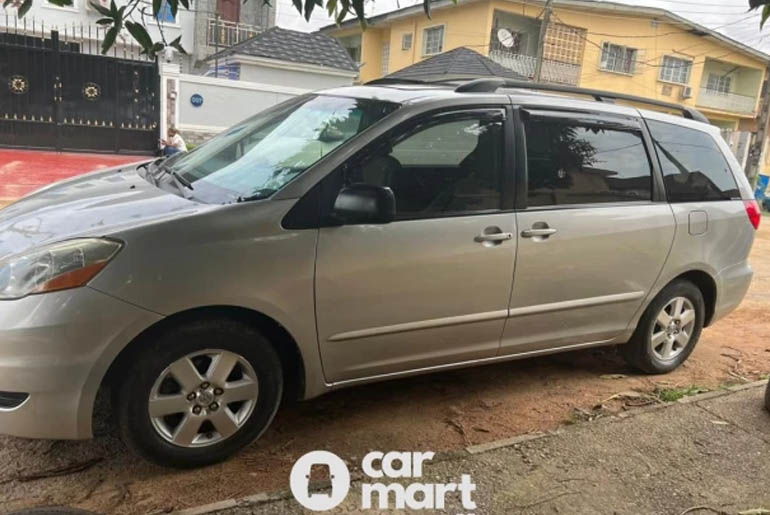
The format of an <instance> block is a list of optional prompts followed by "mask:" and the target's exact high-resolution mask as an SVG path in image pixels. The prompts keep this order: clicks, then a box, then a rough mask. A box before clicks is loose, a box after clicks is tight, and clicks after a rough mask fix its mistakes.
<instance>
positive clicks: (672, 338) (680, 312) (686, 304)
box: [650, 297, 695, 361]
mask: <svg viewBox="0 0 770 515" xmlns="http://www.w3.org/2000/svg"><path fill="white" fill-rule="evenodd" d="M694 328H695V307H694V306H693V304H692V302H690V300H689V299H688V298H686V297H674V298H673V299H671V300H670V301H669V302H668V303H667V304H666V305H665V306H663V309H661V311H660V313H658V316H657V317H656V318H655V323H654V324H653V327H652V335H651V337H650V345H651V347H652V352H653V354H654V355H655V357H656V358H658V359H660V360H661V361H671V360H673V359H675V358H676V357H677V356H679V354H681V353H682V352H683V351H684V350H685V349H686V348H687V345H688V344H689V343H690V338H691V337H692V333H693V329H694Z"/></svg>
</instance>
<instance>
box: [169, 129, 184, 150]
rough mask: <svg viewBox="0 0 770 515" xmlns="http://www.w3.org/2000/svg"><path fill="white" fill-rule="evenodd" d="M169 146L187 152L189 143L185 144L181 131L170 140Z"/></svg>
mask: <svg viewBox="0 0 770 515" xmlns="http://www.w3.org/2000/svg"><path fill="white" fill-rule="evenodd" d="M168 146H169V147H174V148H178V149H179V151H180V152H187V145H186V144H185V142H184V140H183V139H182V136H180V135H179V133H177V134H174V136H173V137H172V138H171V139H170V140H168Z"/></svg>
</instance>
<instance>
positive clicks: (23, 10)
mask: <svg viewBox="0 0 770 515" xmlns="http://www.w3.org/2000/svg"><path fill="white" fill-rule="evenodd" d="M30 7H32V0H24V2H23V3H22V4H21V6H19V10H18V11H17V12H16V16H18V17H19V18H23V17H24V15H25V14H27V12H28V11H29V8H30Z"/></svg>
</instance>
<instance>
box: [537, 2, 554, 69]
mask: <svg viewBox="0 0 770 515" xmlns="http://www.w3.org/2000/svg"><path fill="white" fill-rule="evenodd" d="M552 3H553V0H546V2H545V10H544V11H543V22H542V23H541V24H540V36H539V37H538V39H537V61H535V82H540V74H541V72H542V71H543V53H544V52H545V35H546V33H547V32H548V24H549V23H550V22H551V4H552Z"/></svg>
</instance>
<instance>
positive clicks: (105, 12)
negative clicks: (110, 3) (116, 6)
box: [88, 2, 112, 16]
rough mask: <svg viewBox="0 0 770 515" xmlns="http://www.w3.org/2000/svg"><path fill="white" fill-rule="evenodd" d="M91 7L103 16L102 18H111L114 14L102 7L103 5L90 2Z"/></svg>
mask: <svg viewBox="0 0 770 515" xmlns="http://www.w3.org/2000/svg"><path fill="white" fill-rule="evenodd" d="M88 3H89V4H90V5H91V7H93V8H94V9H96V11H97V12H98V13H99V14H101V15H102V16H110V15H111V14H112V13H110V10H109V9H107V8H106V7H102V6H101V5H99V4H97V3H96V2H88Z"/></svg>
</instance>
